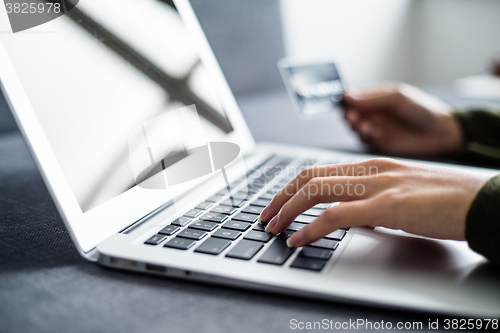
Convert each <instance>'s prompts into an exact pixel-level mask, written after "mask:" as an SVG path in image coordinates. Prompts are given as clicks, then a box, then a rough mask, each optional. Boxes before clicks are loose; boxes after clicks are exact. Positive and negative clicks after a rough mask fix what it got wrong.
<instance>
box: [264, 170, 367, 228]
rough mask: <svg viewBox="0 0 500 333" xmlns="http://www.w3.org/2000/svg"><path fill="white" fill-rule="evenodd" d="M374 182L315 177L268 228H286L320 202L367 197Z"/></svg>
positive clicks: (286, 204)
mask: <svg viewBox="0 0 500 333" xmlns="http://www.w3.org/2000/svg"><path fill="white" fill-rule="evenodd" d="M372 182H373V180H370V179H369V178H366V177H318V178H313V179H311V180H310V181H309V182H308V183H307V184H306V185H304V186H303V187H302V189H301V190H300V191H298V192H297V193H296V194H295V195H294V196H293V197H292V198H291V199H290V200H288V201H287V202H286V203H285V204H284V205H283V207H282V208H281V211H280V212H279V214H278V215H277V218H275V219H273V221H272V222H273V223H269V225H268V228H267V229H268V231H270V232H272V233H275V234H278V233H280V232H282V231H284V230H286V229H287V228H288V226H289V225H290V224H291V223H292V222H293V221H294V220H295V218H296V217H297V216H299V215H300V214H302V213H303V212H304V211H306V210H308V209H309V208H311V207H313V206H315V205H317V204H318V203H323V202H339V201H353V200H362V199H365V198H367V197H368V196H371V195H373V194H374V191H373V186H372V185H371V183H372ZM355 188H356V190H357V191H356V190H354V189H355ZM360 189H361V190H360Z"/></svg>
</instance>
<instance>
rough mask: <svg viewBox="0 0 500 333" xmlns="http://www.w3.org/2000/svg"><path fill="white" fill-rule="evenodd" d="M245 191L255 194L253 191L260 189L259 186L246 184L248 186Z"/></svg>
mask: <svg viewBox="0 0 500 333" xmlns="http://www.w3.org/2000/svg"><path fill="white" fill-rule="evenodd" d="M247 191H248V193H250V194H252V195H253V194H255V193H257V192H259V191H260V188H259V187H252V186H248V187H247Z"/></svg>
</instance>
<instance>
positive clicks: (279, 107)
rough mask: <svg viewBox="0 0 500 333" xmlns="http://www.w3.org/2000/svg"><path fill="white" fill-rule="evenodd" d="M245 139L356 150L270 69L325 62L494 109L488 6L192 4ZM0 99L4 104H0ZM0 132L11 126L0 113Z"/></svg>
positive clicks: (497, 89)
mask: <svg viewBox="0 0 500 333" xmlns="http://www.w3.org/2000/svg"><path fill="white" fill-rule="evenodd" d="M191 3H192V5H193V8H194V10H195V12H196V14H197V16H198V18H199V20H200V22H201V25H202V27H203V29H204V31H205V34H206V35H207V38H208V40H209V42H210V44H211V45H212V48H213V50H214V52H215V55H216V57H217V59H218V60H219V63H220V65H221V67H222V70H223V72H224V74H225V76H226V78H227V80H228V82H229V84H230V86H231V88H232V90H233V92H234V94H235V95H236V97H237V101H238V103H239V105H240V108H241V109H242V111H243V114H244V116H245V118H246V119H247V122H248V123H249V126H250V129H251V131H252V133H253V134H254V137H255V138H256V140H258V141H278V142H286V143H293V144H301V145H312V146H319V147H325V148H337V149H345V150H360V149H361V150H362V149H363V146H362V145H361V144H360V143H359V141H358V140H357V138H356V137H355V136H354V135H353V134H352V133H351V131H350V129H349V128H348V127H347V126H346V125H345V123H344V121H343V119H342V115H341V114H330V115H327V116H322V117H317V118H311V119H305V120H304V119H299V118H298V117H297V115H296V113H295V111H294V109H293V107H292V104H291V102H290V99H289V97H288V95H287V93H286V91H285V87H284V85H283V81H282V79H281V77H280V74H279V72H278V69H277V66H276V63H277V61H278V60H279V59H280V58H283V57H293V58H298V59H301V60H316V59H333V60H335V61H336V62H337V65H338V68H339V70H340V74H341V75H342V76H343V78H344V80H345V82H346V83H347V84H348V86H350V87H353V86H364V85H370V84H374V83H376V82H380V81H401V82H408V83H411V84H415V85H417V86H419V87H421V88H423V89H425V90H427V91H429V92H431V93H433V94H435V95H437V96H438V97H440V98H442V99H444V100H446V101H448V102H451V103H453V104H456V105H462V106H463V105H464V104H465V105H487V106H492V105H496V103H498V102H499V101H500V83H499V82H500V81H499V80H498V79H496V78H495V77H494V76H493V75H491V74H489V73H491V72H492V67H493V65H492V64H493V62H494V59H497V58H499V57H500V20H499V19H498V18H499V17H500V1H497V0H377V1H373V0H349V1H347V0H307V1H306V0H281V1H280V0H252V1H245V0H211V1H206V0H192V1H191ZM0 103H3V101H0ZM0 113H1V114H0V119H1V121H0V131H1V130H8V129H12V128H15V125H14V123H13V122H12V119H11V117H10V115H9V114H8V113H6V112H5V108H4V107H1V108H0Z"/></svg>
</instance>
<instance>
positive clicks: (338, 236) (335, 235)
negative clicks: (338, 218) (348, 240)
mask: <svg viewBox="0 0 500 333" xmlns="http://www.w3.org/2000/svg"><path fill="white" fill-rule="evenodd" d="M345 234H346V231H345V230H343V229H338V230H335V231H334V232H331V233H329V234H328V235H326V236H325V237H324V238H327V239H333V240H338V241H341V240H342V239H343V238H344V236H345Z"/></svg>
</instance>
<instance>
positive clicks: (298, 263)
mask: <svg viewBox="0 0 500 333" xmlns="http://www.w3.org/2000/svg"><path fill="white" fill-rule="evenodd" d="M325 264H326V260H319V259H313V258H306V257H297V258H296V259H295V260H294V261H293V263H292V264H291V265H290V266H291V267H295V268H301V269H307V270H310V271H317V272H319V271H321V270H322V269H323V267H325Z"/></svg>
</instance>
